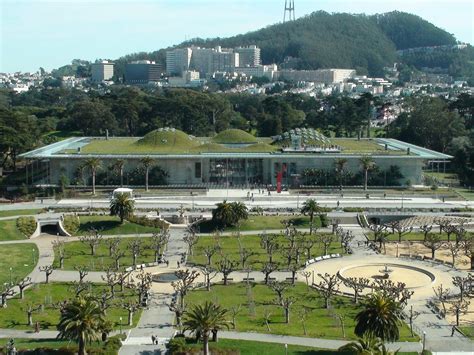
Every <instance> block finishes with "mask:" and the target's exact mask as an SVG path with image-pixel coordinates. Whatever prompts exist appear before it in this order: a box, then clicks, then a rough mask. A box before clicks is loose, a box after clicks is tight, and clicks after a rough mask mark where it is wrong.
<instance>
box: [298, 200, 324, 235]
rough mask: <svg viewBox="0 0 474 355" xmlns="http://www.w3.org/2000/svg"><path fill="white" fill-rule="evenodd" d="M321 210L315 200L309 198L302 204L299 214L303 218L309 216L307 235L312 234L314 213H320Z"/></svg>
mask: <svg viewBox="0 0 474 355" xmlns="http://www.w3.org/2000/svg"><path fill="white" fill-rule="evenodd" d="M321 212H322V209H321V207H320V206H319V205H318V203H317V202H316V200H314V199H312V198H310V199H308V200H306V201H305V202H304V203H303V208H302V209H301V213H303V214H304V215H305V216H308V215H309V234H313V219H314V214H315V213H321Z"/></svg>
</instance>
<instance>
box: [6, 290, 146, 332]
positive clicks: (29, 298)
mask: <svg viewBox="0 0 474 355" xmlns="http://www.w3.org/2000/svg"><path fill="white" fill-rule="evenodd" d="M87 286H88V287H87V288H86V289H85V290H84V291H83V292H84V293H86V292H90V293H91V294H95V295H96V296H97V298H98V299H100V298H101V296H102V295H103V294H104V292H107V291H109V290H110V287H108V286H106V285H98V284H90V285H87ZM74 295H75V287H74V286H73V284H70V283H49V284H35V285H34V286H33V287H31V288H29V289H27V290H25V294H24V299H20V296H19V295H17V296H15V297H14V298H12V299H9V300H8V303H7V307H6V308H0V329H1V328H4V329H33V328H34V324H35V323H36V322H39V325H40V328H41V329H50V330H55V329H56V325H57V324H58V321H59V317H60V306H61V303H62V302H64V301H66V300H70V299H72V298H74ZM137 299H138V297H137V296H136V294H135V293H134V292H132V291H131V290H129V289H127V288H125V289H124V291H123V292H119V291H116V296H115V298H114V299H111V300H110V301H109V304H110V307H109V308H108V309H107V312H106V319H107V320H109V321H110V322H112V327H113V328H114V329H120V317H122V327H123V328H128V327H129V326H128V325H127V317H128V311H127V310H126V309H124V308H123V307H122V304H124V303H127V302H129V301H132V302H135V301H136V300H137ZM29 306H31V307H32V308H34V309H36V308H38V309H37V310H36V311H34V312H33V314H32V325H28V316H27V310H28V308H29ZM40 306H41V307H40ZM140 312H141V311H140V310H139V309H138V310H137V311H136V314H135V316H134V317H133V324H134V326H135V325H136V323H137V321H138V319H139V318H140Z"/></svg>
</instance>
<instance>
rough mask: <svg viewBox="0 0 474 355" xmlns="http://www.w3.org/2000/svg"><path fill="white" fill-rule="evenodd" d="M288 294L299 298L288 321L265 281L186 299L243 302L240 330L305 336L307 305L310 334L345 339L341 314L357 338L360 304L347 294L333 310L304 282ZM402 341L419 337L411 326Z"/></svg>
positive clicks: (189, 301) (403, 330) (335, 302)
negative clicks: (267, 318)
mask: <svg viewBox="0 0 474 355" xmlns="http://www.w3.org/2000/svg"><path fill="white" fill-rule="evenodd" d="M284 296H285V297H286V296H291V297H294V298H295V299H296V301H295V303H294V304H293V306H292V307H291V311H290V323H289V324H286V323H285V316H284V312H283V309H282V308H281V307H279V306H275V305H273V301H274V300H275V297H276V293H275V292H274V291H272V290H271V289H270V288H269V287H268V286H265V285H263V284H250V286H249V288H247V285H246V284H244V283H239V284H231V285H229V286H223V285H214V286H212V288H211V291H210V292H207V291H205V290H203V289H200V290H194V291H191V292H190V293H189V294H188V295H187V296H186V300H185V302H186V303H187V304H188V306H190V305H192V304H199V303H202V302H204V300H210V301H214V302H218V303H219V304H221V305H222V306H223V307H224V308H227V309H230V308H231V307H233V306H238V305H241V307H242V308H241V311H240V313H239V314H238V315H237V317H236V329H235V330H236V331H240V332H259V333H270V334H280V335H293V336H305V335H304V331H303V324H302V322H301V319H302V317H301V312H302V310H303V307H304V308H307V309H309V310H310V312H309V314H308V315H307V318H306V322H305V323H306V329H307V334H306V336H308V337H316V338H326V339H341V338H343V333H342V327H341V325H340V322H339V319H338V315H339V316H341V317H343V321H344V326H345V332H346V339H356V338H357V337H356V336H355V335H354V326H355V323H354V317H355V315H356V314H357V313H358V311H359V307H358V306H355V305H354V304H353V303H352V300H350V299H348V298H343V297H335V298H334V299H332V300H331V306H332V308H331V309H325V308H323V305H324V299H323V298H322V297H321V296H320V295H319V293H318V292H317V291H314V290H308V287H307V286H306V285H305V284H303V283H297V284H296V285H295V287H292V288H289V289H287V290H286V291H285V292H284ZM265 310H268V311H269V312H270V313H271V315H270V323H269V326H270V331H269V330H268V329H267V326H266V325H265V321H264V313H265ZM400 340H401V341H416V340H418V339H417V338H412V337H411V336H410V331H409V328H408V326H406V325H403V326H402V327H401V329H400Z"/></svg>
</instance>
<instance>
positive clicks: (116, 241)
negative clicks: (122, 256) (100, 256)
mask: <svg viewBox="0 0 474 355" xmlns="http://www.w3.org/2000/svg"><path fill="white" fill-rule="evenodd" d="M105 244H107V248H108V249H109V256H112V255H113V254H114V252H115V251H116V250H117V249H118V248H119V246H120V238H119V237H115V238H108V239H105Z"/></svg>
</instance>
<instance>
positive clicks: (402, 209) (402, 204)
mask: <svg viewBox="0 0 474 355" xmlns="http://www.w3.org/2000/svg"><path fill="white" fill-rule="evenodd" d="M404 194H405V193H404V192H403V191H402V211H403V197H404Z"/></svg>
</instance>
